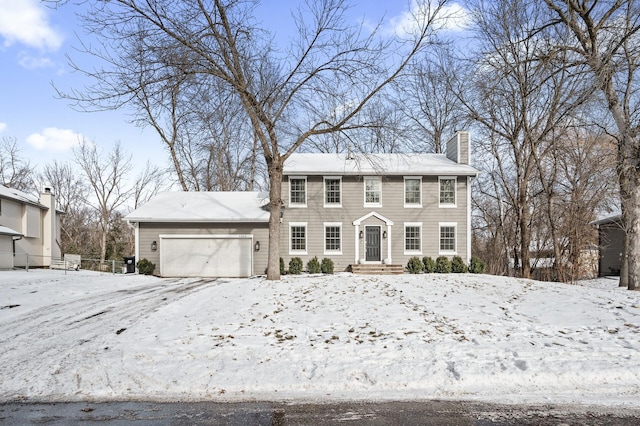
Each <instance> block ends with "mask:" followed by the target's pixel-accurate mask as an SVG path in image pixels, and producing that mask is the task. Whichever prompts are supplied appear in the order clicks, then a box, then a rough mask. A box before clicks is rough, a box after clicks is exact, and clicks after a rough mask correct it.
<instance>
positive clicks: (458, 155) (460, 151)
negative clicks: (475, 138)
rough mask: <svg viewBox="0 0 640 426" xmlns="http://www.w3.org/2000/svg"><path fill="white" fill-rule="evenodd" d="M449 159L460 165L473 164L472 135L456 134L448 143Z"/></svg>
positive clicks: (465, 133) (467, 133) (466, 133)
mask: <svg viewBox="0 0 640 426" xmlns="http://www.w3.org/2000/svg"><path fill="white" fill-rule="evenodd" d="M447 158H448V159H450V160H451V161H455V162H456V163H459V164H471V135H470V134H469V132H462V131H460V132H456V134H455V135H453V137H452V138H451V139H449V141H448V142H447Z"/></svg>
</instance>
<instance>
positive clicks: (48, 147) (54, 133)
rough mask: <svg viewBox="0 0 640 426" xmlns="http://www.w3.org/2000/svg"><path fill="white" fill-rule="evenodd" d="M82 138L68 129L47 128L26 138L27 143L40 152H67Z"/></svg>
mask: <svg viewBox="0 0 640 426" xmlns="http://www.w3.org/2000/svg"><path fill="white" fill-rule="evenodd" d="M82 138H83V136H82V135H81V134H80V133H76V132H74V131H73V130H69V129H58V128H56V127H47V128H46V129H44V130H43V131H42V132H41V133H34V134H32V135H29V136H27V143H29V144H30V145H31V146H33V147H34V148H35V149H38V150H41V151H51V152H64V151H68V150H70V149H71V148H73V147H74V146H76V145H78V143H79V142H80V141H81V140H82Z"/></svg>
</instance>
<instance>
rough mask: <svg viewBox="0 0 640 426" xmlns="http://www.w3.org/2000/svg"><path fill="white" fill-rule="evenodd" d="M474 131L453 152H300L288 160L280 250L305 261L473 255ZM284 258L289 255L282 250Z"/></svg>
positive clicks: (341, 263)
mask: <svg viewBox="0 0 640 426" xmlns="http://www.w3.org/2000/svg"><path fill="white" fill-rule="evenodd" d="M477 174H478V170H476V169H475V168H473V167H472V166H471V165H470V151H469V133H467V132H459V133H457V134H456V135H455V137H454V138H452V139H451V140H450V141H449V143H448V146H447V153H446V154H415V153H414V154H370V155H364V154H355V155H354V154H293V155H292V156H291V157H290V158H289V159H288V160H287V162H286V163H285V168H284V175H285V178H284V182H283V195H284V198H285V212H286V213H285V214H284V215H283V218H284V221H283V229H282V231H281V232H282V235H283V238H282V239H281V253H283V254H284V255H288V256H286V257H292V256H299V257H301V258H302V259H303V261H305V262H306V261H308V260H309V258H311V257H313V256H317V257H318V258H319V259H321V258H323V257H328V258H331V259H332V260H333V261H334V263H335V266H336V270H344V269H346V268H347V267H348V266H349V265H353V264H371V263H372V264H378V263H380V264H382V263H384V264H393V263H395V264H401V265H406V263H407V261H408V260H409V258H411V257H413V256H418V257H420V258H422V257H423V256H430V257H432V258H434V259H435V258H436V257H438V256H441V255H444V256H449V257H451V256H454V255H458V256H460V257H462V259H464V260H465V261H466V262H468V260H469V259H470V258H471V228H470V217H471V213H470V208H471V203H470V197H471V192H470V187H471V180H472V179H473V178H474V177H476V176H477ZM283 257H285V256H283Z"/></svg>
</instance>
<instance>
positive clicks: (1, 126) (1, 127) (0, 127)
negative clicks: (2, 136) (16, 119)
mask: <svg viewBox="0 0 640 426" xmlns="http://www.w3.org/2000/svg"><path fill="white" fill-rule="evenodd" d="M6 128H7V123H0V133H2V132H4V130H5V129H6Z"/></svg>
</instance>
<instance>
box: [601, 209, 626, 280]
mask: <svg viewBox="0 0 640 426" xmlns="http://www.w3.org/2000/svg"><path fill="white" fill-rule="evenodd" d="M599 239H600V267H599V269H600V271H599V275H600V276H605V275H618V274H619V273H620V267H621V265H622V261H621V257H622V252H623V251H624V231H623V230H622V228H621V227H620V224H618V223H616V222H613V223H607V224H602V225H600V227H599Z"/></svg>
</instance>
